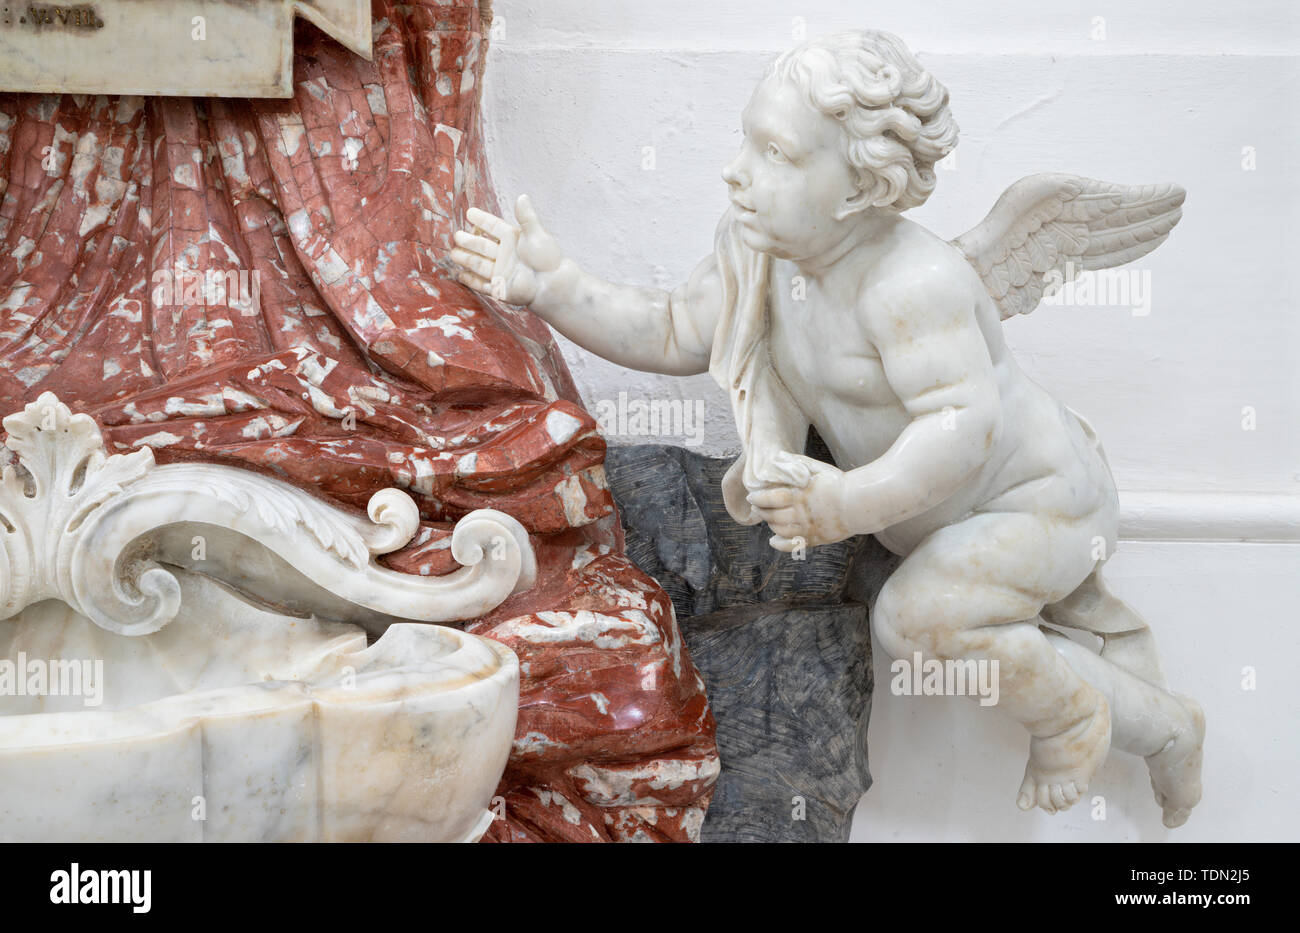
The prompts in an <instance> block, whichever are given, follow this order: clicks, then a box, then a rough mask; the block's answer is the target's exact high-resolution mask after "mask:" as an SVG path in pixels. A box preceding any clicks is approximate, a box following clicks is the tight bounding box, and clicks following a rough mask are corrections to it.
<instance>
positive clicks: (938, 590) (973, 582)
mask: <svg viewBox="0 0 1300 933" xmlns="http://www.w3.org/2000/svg"><path fill="white" fill-rule="evenodd" d="M1090 548H1091V535H1090V533H1089V530H1088V529H1086V528H1082V527H1078V528H1076V527H1073V526H1072V525H1071V524H1070V523H1063V522H1060V521H1059V520H1058V521H1043V520H1040V519H1038V518H1036V517H1034V516H1031V515H1025V514H1018V513H982V514H977V515H974V516H972V517H970V518H967V519H965V520H963V521H961V522H958V523H956V524H954V525H950V526H948V527H946V528H941V529H939V530H938V531H936V532H934V533H933V534H932V535H930V536H929V537H928V538H926V539H925V540H924V541H923V542H922V543H921V544H920V545H919V546H918V547H917V548H916V550H914V551H913V552H912V553H911V554H909V555H908V556H907V557H906V558H905V559H904V561H903V563H902V564H901V565H900V566H899V567H898V569H897V570H896V571H894V573H893V575H892V576H891V577H890V578H889V579H888V580H887V581H886V582H885V585H884V586H883V587H882V588H881V591H880V595H879V597H878V598H877V600H876V605H875V608H874V613H873V623H874V625H875V629H876V634H877V637H879V639H880V641H881V643H882V645H883V646H884V648H885V650H886V651H887V652H889V653H890V654H891V655H893V656H894V657H899V658H906V657H910V656H912V654H913V653H914V652H917V651H919V652H921V654H922V656H923V657H928V658H937V659H939V660H968V659H971V660H976V661H980V660H984V661H989V662H991V661H997V662H998V685H999V697H998V706H999V707H1000V708H1001V710H1002V711H1003V712H1004V713H1006V714H1007V715H1009V716H1010V717H1011V718H1013V719H1015V720H1016V721H1018V722H1020V723H1022V724H1023V725H1024V726H1025V728H1026V729H1027V730H1028V731H1029V733H1030V736H1031V739H1030V754H1029V764H1028V766H1027V767H1026V769H1025V779H1024V782H1023V783H1022V785H1021V789H1020V793H1019V795H1018V799H1017V802H1018V804H1019V806H1020V807H1021V809H1029V808H1030V807H1032V806H1034V805H1037V806H1040V807H1042V808H1043V809H1045V810H1048V811H1049V812H1054V811H1056V810H1061V809H1065V808H1066V807H1069V806H1071V805H1072V804H1074V803H1075V802H1076V801H1078V800H1079V798H1080V797H1081V796H1082V795H1083V794H1084V793H1085V792H1086V791H1087V789H1088V785H1089V783H1090V782H1091V780H1092V776H1093V774H1094V773H1095V772H1096V770H1097V768H1099V767H1100V766H1101V763H1102V762H1103V761H1104V760H1105V758H1106V753H1107V751H1108V750H1109V747H1110V732H1111V725H1110V711H1109V709H1108V705H1107V702H1106V698H1105V696H1104V695H1103V694H1102V692H1101V691H1099V690H1097V689H1096V688H1095V687H1093V686H1092V685H1090V684H1089V683H1088V682H1087V681H1086V680H1085V679H1084V678H1083V677H1081V676H1080V675H1079V673H1078V672H1077V671H1076V670H1075V669H1074V668H1073V667H1071V666H1070V665H1069V664H1068V663H1066V661H1065V659H1064V658H1063V657H1062V656H1061V654H1060V653H1059V652H1058V651H1057V650H1056V649H1055V648H1054V647H1053V646H1052V644H1051V643H1050V642H1049V641H1048V640H1047V637H1046V636H1045V635H1044V634H1043V632H1042V631H1041V630H1040V629H1039V627H1038V624H1037V623H1038V613H1039V610H1041V609H1042V607H1043V606H1044V605H1045V604H1046V603H1048V602H1052V601H1057V600H1060V599H1062V598H1064V596H1066V595H1067V594H1069V593H1070V592H1072V591H1073V590H1074V589H1075V587H1077V586H1078V585H1079V583H1080V582H1081V581H1082V580H1083V579H1084V578H1085V577H1086V576H1087V575H1088V573H1089V572H1090V571H1091V569H1092V563H1093V562H1092V559H1091V556H1090V554H1091V550H1090Z"/></svg>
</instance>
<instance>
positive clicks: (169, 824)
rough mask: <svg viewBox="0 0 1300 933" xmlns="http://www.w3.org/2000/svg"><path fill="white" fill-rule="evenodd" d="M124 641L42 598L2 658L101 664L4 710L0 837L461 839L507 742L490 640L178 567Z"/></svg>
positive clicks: (507, 666) (502, 670)
mask: <svg viewBox="0 0 1300 933" xmlns="http://www.w3.org/2000/svg"><path fill="white" fill-rule="evenodd" d="M177 576H178V578H179V580H180V583H181V594H182V601H181V610H180V613H179V615H178V617H177V618H176V619H175V620H174V621H173V622H172V624H171V625H169V626H167V627H166V628H164V629H162V630H161V631H158V632H155V633H153V634H150V635H142V636H136V637H130V636H124V635H119V634H116V633H112V632H108V631H105V630H104V629H102V628H100V627H99V626H97V625H95V624H94V623H93V622H91V621H90V620H89V619H87V618H85V617H84V616H80V615H78V614H77V613H75V612H73V611H72V610H71V609H69V608H68V607H67V606H66V605H64V604H63V603H61V602H58V601H55V600H48V601H45V602H41V603H38V604H36V605H33V606H30V607H28V608H27V609H25V610H24V611H23V612H22V613H20V614H19V615H17V616H15V617H14V618H12V619H9V620H7V621H5V622H4V623H2V624H0V658H5V659H16V658H18V657H19V656H20V655H21V656H22V657H24V658H25V659H27V661H28V664H29V665H30V664H32V663H33V662H37V663H39V662H40V661H42V660H48V659H54V658H58V659H64V660H70V659H74V660H81V659H85V660H87V661H91V660H95V661H99V662H102V668H101V669H102V684H101V685H100V686H101V689H102V693H101V695H100V696H99V698H98V701H99V705H97V706H88V705H87V703H86V699H87V697H85V696H80V695H75V694H74V695H70V696H50V695H46V696H4V697H0V713H2V715H0V840H3V841H46V842H48V841H80V842H94V841H105V842H108V841H112V842H126V841H142V842H143V841H150V842H160V841H433V842H452V841H462V840H470V839H477V838H478V836H479V835H481V834H482V832H483V831H484V830H485V829H486V827H487V825H488V822H490V811H489V809H488V808H489V805H490V802H491V799H492V795H493V793H494V792H495V789H496V785H497V782H498V781H499V780H500V777H501V773H502V771H503V770H504V768H505V763H506V759H507V757H508V755H509V753H510V743H511V741H512V739H513V738H514V730H515V716H516V708H517V703H518V688H519V669H518V662H517V661H516V659H515V657H514V654H513V653H512V652H511V651H510V650H509V649H508V648H505V647H504V646H502V645H500V644H497V643H496V642H493V641H490V640H488V639H483V638H478V637H475V636H472V635H467V634H465V633H464V632H461V631H460V630H458V629H453V628H448V627H445V626H438V625H418V624H405V623H399V624H396V625H393V626H391V627H390V628H389V629H388V631H387V633H386V634H385V635H384V636H383V637H382V638H380V639H379V640H378V641H377V642H375V643H374V644H373V645H371V646H370V647H366V636H365V633H364V632H362V631H361V630H360V629H358V628H355V627H353V626H349V625H339V624H333V623H326V622H320V621H317V620H314V619H310V618H307V619H304V618H295V617H291V616H285V615H280V614H277V613H274V612H271V611H268V610H265V609H260V608H257V607H255V606H252V605H250V604H249V603H247V602H246V601H245V600H243V599H240V598H238V597H236V596H235V595H233V594H232V593H230V592H229V591H227V590H226V589H224V588H223V587H221V586H219V585H218V584H216V583H214V582H213V581H211V580H208V579H206V578H204V577H201V576H198V575H196V574H192V573H188V572H186V571H183V570H178V571H177Z"/></svg>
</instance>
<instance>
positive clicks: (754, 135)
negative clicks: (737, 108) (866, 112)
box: [722, 78, 860, 261]
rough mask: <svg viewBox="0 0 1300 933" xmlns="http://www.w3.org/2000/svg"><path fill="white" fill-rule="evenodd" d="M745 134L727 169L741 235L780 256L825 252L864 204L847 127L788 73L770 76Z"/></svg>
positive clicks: (747, 115) (748, 112)
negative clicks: (847, 153)
mask: <svg viewBox="0 0 1300 933" xmlns="http://www.w3.org/2000/svg"><path fill="white" fill-rule="evenodd" d="M741 126H742V127H743V128H744V131H745V141H744V143H743V145H742V146H741V148H740V153H739V154H738V155H737V156H736V158H734V159H733V160H732V161H731V163H730V164H729V165H728V166H727V167H726V168H725V169H723V172H722V178H723V180H724V181H726V183H727V185H728V186H729V187H730V188H731V202H732V203H733V204H734V205H735V206H736V212H735V213H736V218H737V222H738V223H739V225H740V232H741V239H742V240H743V241H744V243H745V245H746V246H748V247H749V248H750V249H754V250H757V251H759V252H764V253H769V254H771V255H773V256H775V257H776V258H778V259H790V260H795V261H799V260H803V259H811V258H815V257H816V256H818V255H820V254H821V253H823V252H824V251H826V250H827V249H829V248H830V247H832V246H834V245H835V244H836V243H838V242H840V240H841V239H842V238H843V236H844V234H845V232H846V229H847V225H848V224H849V223H850V222H851V221H852V218H853V216H854V215H855V214H856V213H857V212H858V211H859V210H860V206H859V202H860V195H859V187H858V183H857V181H858V176H857V172H856V171H855V170H854V169H853V167H852V166H851V165H849V163H848V160H847V159H846V158H845V157H844V154H843V148H842V145H843V136H842V134H843V132H844V130H843V129H842V128H841V127H840V125H839V124H838V123H837V122H835V120H833V119H831V118H830V117H828V116H826V115H825V114H823V113H820V112H819V111H817V110H815V109H814V108H813V107H812V106H811V105H810V104H809V103H808V101H807V99H806V98H805V97H804V96H803V94H802V93H801V92H800V91H799V89H798V88H796V87H794V86H793V85H792V84H790V83H789V82H788V81H782V80H778V79H774V78H768V79H766V80H764V81H763V82H762V83H761V84H760V85H759V86H758V88H757V89H756V90H755V91H754V96H753V97H751V98H750V101H749V106H747V107H746V108H745V112H744V114H743V115H742V116H741Z"/></svg>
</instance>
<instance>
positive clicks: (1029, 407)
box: [768, 221, 1116, 553]
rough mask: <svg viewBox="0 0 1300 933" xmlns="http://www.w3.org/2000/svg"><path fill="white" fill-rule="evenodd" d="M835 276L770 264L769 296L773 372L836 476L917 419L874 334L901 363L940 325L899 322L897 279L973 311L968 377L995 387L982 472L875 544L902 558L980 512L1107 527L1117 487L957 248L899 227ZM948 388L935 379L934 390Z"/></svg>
mask: <svg viewBox="0 0 1300 933" xmlns="http://www.w3.org/2000/svg"><path fill="white" fill-rule="evenodd" d="M838 265H839V266H840V267H841V268H842V270H843V273H844V274H843V275H837V274H836V271H835V270H833V271H832V272H831V273H830V274H828V275H826V276H823V277H822V278H821V279H809V278H807V277H803V276H801V275H800V272H799V270H798V268H797V267H795V266H794V264H793V263H789V262H784V261H780V260H775V261H773V262H772V264H771V277H770V283H769V289H768V300H769V308H770V331H769V341H768V350H769V355H770V357H771V360H772V364H773V368H774V369H775V371H776V373H777V375H778V376H779V377H780V379H781V381H782V382H783V383H784V384H785V386H786V387H787V388H788V389H789V391H790V393H791V395H792V396H793V397H794V399H795V401H796V402H797V404H798V405H799V407H800V409H801V410H802V411H803V413H804V415H805V416H806V417H807V418H808V420H809V422H811V423H812V425H813V426H814V427H815V428H816V429H817V432H818V433H819V434H820V435H821V436H822V438H823V439H824V440H825V441H826V444H827V446H828V447H829V448H830V450H831V453H832V454H833V455H834V458H835V461H836V465H837V466H839V467H840V468H841V469H844V470H849V469H853V468H856V467H859V466H862V465H863V464H866V463H870V462H872V461H873V460H876V459H878V458H879V457H880V456H881V455H882V454H884V453H885V452H886V451H887V450H888V449H889V448H890V447H891V446H892V445H893V444H894V443H895V442H896V441H897V440H898V439H899V436H900V435H901V434H902V433H903V431H904V430H905V429H906V428H907V427H908V425H909V424H911V423H912V421H913V419H914V417H915V413H914V411H913V412H909V410H908V407H907V405H905V403H904V400H903V398H902V397H900V394H899V392H898V391H896V389H895V387H894V386H893V385H892V384H891V381H890V373H889V372H887V369H886V365H885V362H884V360H882V354H881V352H880V349H879V348H878V346H877V343H878V338H877V334H878V333H879V329H880V328H885V327H887V328H892V329H894V334H893V345H892V351H893V353H894V354H895V355H896V354H898V353H899V352H904V353H905V352H906V346H907V343H908V341H909V340H914V341H915V343H916V346H917V348H918V351H920V350H921V347H922V346H923V345H924V344H926V343H927V341H928V339H929V338H930V337H931V336H932V335H933V331H934V330H935V329H936V328H942V327H943V326H944V322H943V321H935V320H927V319H926V318H927V316H928V315H931V314H933V311H932V310H931V308H930V307H929V306H928V305H927V303H926V301H924V300H918V302H917V303H916V304H915V305H912V306H908V307H907V308H906V309H904V310H901V311H900V309H899V307H898V303H899V297H900V295H906V293H907V290H908V288H907V285H906V284H905V283H903V284H901V285H900V284H898V280H899V276H898V274H897V271H896V270H902V271H903V273H904V274H906V275H929V276H941V277H943V278H944V279H945V280H946V281H948V282H949V283H951V285H950V292H951V293H952V294H953V295H954V296H958V297H961V298H964V300H965V301H966V302H967V303H968V312H967V314H968V317H967V320H966V322H965V326H968V327H972V328H976V329H977V330H978V332H979V334H980V336H981V337H982V340H981V341H980V342H979V344H980V345H979V347H978V351H977V352H976V353H973V354H971V359H970V360H969V361H968V362H969V378H971V379H977V380H978V379H990V380H992V381H993V382H994V383H995V384H996V388H997V395H998V400H999V407H1000V410H1001V418H1000V424H999V425H998V427H997V428H996V429H995V431H994V432H993V438H992V444H991V447H990V450H989V452H988V455H987V459H986V460H985V462H984V464H983V466H981V467H980V468H979V469H978V470H977V471H976V473H975V474H974V475H972V476H971V478H970V480H969V481H968V482H967V483H965V484H964V485H963V486H962V488H961V489H960V490H959V491H958V492H957V493H955V494H954V495H952V496H950V497H949V498H947V499H945V500H944V501H942V502H940V503H939V504H937V505H936V506H934V507H933V508H931V509H929V510H928V511H926V512H924V513H922V514H920V515H917V516H915V517H913V518H911V519H908V520H906V521H904V522H902V523H900V524H897V525H895V526H893V527H892V528H889V529H887V530H886V531H884V532H881V533H878V535H877V537H879V538H880V539H881V540H882V542H883V543H884V544H885V545H886V546H887V547H889V548H890V549H891V550H895V551H897V552H899V553H907V552H909V551H911V550H912V548H913V547H915V545H916V544H917V543H919V542H920V541H921V540H922V539H923V538H925V537H926V536H927V535H928V534H930V533H931V532H933V531H934V530H936V529H938V528H940V527H943V526H945V525H948V524H951V523H952V522H953V521H956V520H959V519H961V518H962V517H964V516H965V515H967V514H970V513H972V512H976V511H1026V512H1033V513H1036V514H1039V515H1044V514H1053V513H1055V514H1059V515H1061V516H1062V517H1066V518H1070V519H1075V518H1079V517H1082V516H1085V515H1088V514H1089V513H1094V512H1096V513H1101V514H1099V518H1102V517H1104V513H1106V512H1107V510H1110V511H1111V513H1112V515H1113V509H1114V507H1115V505H1114V504H1115V501H1116V493H1115V490H1114V484H1113V481H1112V479H1111V476H1110V472H1109V470H1108V468H1107V467H1106V465H1105V463H1104V461H1103V460H1102V458H1101V456H1100V454H1099V453H1098V451H1097V450H1096V449H1095V444H1094V441H1093V440H1092V439H1091V438H1089V437H1088V435H1087V433H1086V431H1085V429H1084V428H1083V427H1082V426H1081V425H1080V423H1079V422H1078V421H1077V420H1076V418H1075V417H1074V416H1073V415H1072V414H1071V413H1070V412H1068V411H1067V410H1066V409H1065V408H1064V406H1062V405H1061V404H1060V403H1059V402H1057V401H1056V400H1055V399H1054V398H1052V397H1051V396H1050V395H1048V394H1047V393H1046V392H1045V391H1044V390H1043V389H1042V388H1041V387H1040V386H1039V385H1038V384H1037V383H1035V382H1033V381H1032V380H1031V379H1030V378H1029V377H1028V376H1026V375H1025V373H1024V372H1023V371H1022V370H1021V369H1020V367H1019V366H1018V365H1017V363H1016V360H1015V358H1014V357H1013V356H1012V355H1011V353H1010V351H1009V350H1008V348H1007V346H1006V343H1005V341H1004V340H1003V335H1002V322H1001V320H1000V318H999V314H998V309H997V307H996V305H995V304H994V302H993V301H992V299H991V298H990V297H989V295H988V291H987V290H986V289H985V287H984V285H983V283H982V282H981V281H980V279H979V277H978V276H977V275H976V274H975V271H974V269H972V268H971V266H970V265H969V263H968V262H967V261H966V259H965V257H964V256H962V255H961V253H960V252H958V251H957V249H955V248H954V247H953V246H952V245H951V244H949V243H947V242H946V241H944V240H941V239H939V238H938V237H935V236H934V235H933V234H931V233H929V232H928V231H926V230H925V229H924V228H922V227H920V226H918V225H916V224H914V223H911V222H910V221H901V222H900V223H899V224H897V225H896V226H895V227H894V229H893V230H892V231H891V234H890V235H889V236H888V237H887V238H885V239H884V240H883V242H871V243H868V244H865V245H864V246H861V247H859V248H858V249H857V250H856V251H855V253H853V254H850V255H849V256H846V257H845V258H844V259H843V260H841V261H840V263H839V264H838ZM882 285H884V286H886V287H882ZM885 304H892V305H893V307H892V308H885V307H883V305H885ZM900 318H901V319H900ZM909 325H910V326H909ZM958 326H960V325H958ZM903 331H906V332H903ZM922 352H924V351H922ZM944 378H945V377H944V375H943V374H942V373H940V372H936V373H935V386H936V390H939V389H940V386H941V384H942V382H943V380H944ZM921 400H922V399H919V398H917V397H916V396H913V398H912V401H913V403H915V402H917V401H921ZM939 417H941V418H942V417H944V415H943V414H940V415H939ZM1110 521H1112V522H1113V517H1111V518H1110ZM1104 525H1105V521H1099V527H1101V526H1104Z"/></svg>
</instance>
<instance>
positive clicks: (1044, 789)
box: [1038, 784, 1056, 813]
mask: <svg viewBox="0 0 1300 933" xmlns="http://www.w3.org/2000/svg"><path fill="white" fill-rule="evenodd" d="M1038 805H1039V806H1040V807H1042V808H1043V809H1044V810H1046V811H1047V812H1048V813H1055V812H1056V807H1055V806H1053V804H1052V785H1051V784H1040V785H1039V787H1038Z"/></svg>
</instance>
